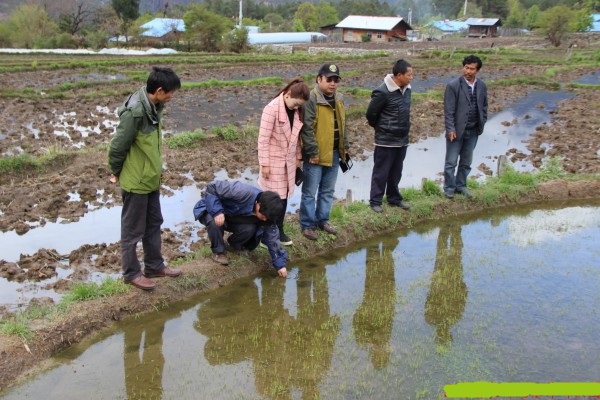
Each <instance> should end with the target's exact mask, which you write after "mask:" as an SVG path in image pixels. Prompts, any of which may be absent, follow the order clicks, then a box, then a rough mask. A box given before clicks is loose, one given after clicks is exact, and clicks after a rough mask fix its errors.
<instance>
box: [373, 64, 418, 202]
mask: <svg viewBox="0 0 600 400" xmlns="http://www.w3.org/2000/svg"><path fill="white" fill-rule="evenodd" d="M412 79H413V71H412V67H411V65H410V64H409V63H408V62H407V61H405V60H398V61H396V63H395V64H394V67H393V68H392V73H391V74H388V75H387V76H386V77H385V78H384V80H383V83H382V84H381V85H379V87H377V88H376V89H375V90H373V92H372V93H371V102H370V103H369V107H368V108H367V120H368V122H369V125H371V126H372V127H373V128H375V152H374V154H373V161H374V164H373V174H372V175H371V195H370V199H369V204H370V206H371V209H372V210H373V211H375V212H377V213H380V212H382V211H383V208H381V204H382V200H383V195H384V193H385V196H386V199H387V203H388V205H389V206H392V207H400V208H403V209H405V210H408V209H409V208H410V207H409V206H408V204H406V203H404V202H403V201H402V195H401V194H400V189H399V188H398V185H399V184H400V179H401V178H402V167H403V164H404V158H405V157H406V150H407V148H408V133H409V131H410V97H411V88H410V81H411V80H412Z"/></svg>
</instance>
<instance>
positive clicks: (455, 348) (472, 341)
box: [0, 201, 600, 399]
mask: <svg viewBox="0 0 600 400" xmlns="http://www.w3.org/2000/svg"><path fill="white" fill-rule="evenodd" d="M599 239H600V203H599V202H598V201H595V202H592V203H587V204H585V203H569V204H556V205H555V206H548V207H544V208H541V209H534V208H531V207H527V206H519V207H518V208H515V209H513V210H509V211H500V212H499V211H498V210H496V211H494V212H485V213H482V214H479V215H477V216H474V217H472V218H470V219H468V220H464V221H463V220H445V221H441V223H440V224H439V225H435V224H429V225H425V226H422V227H419V228H418V229H417V230H413V231H402V232H398V233H397V234H396V235H386V236H385V237H379V238H375V239H373V240H371V241H369V242H366V243H360V244H357V245H355V246H353V247H352V248H348V249H346V250H345V251H344V252H337V253H331V254H327V255H325V256H322V257H318V258H313V259H310V260H307V261H305V262H301V263H297V264H294V265H292V266H291V268H290V278H289V279H287V280H282V279H280V278H278V277H276V276H275V274H273V273H265V274H263V275H259V276H255V277H249V278H245V279H240V280H239V281H236V282H235V283H234V284H232V285H230V286H227V287H224V288H221V289H218V290H216V291H212V292H210V293H206V294H202V295H200V296H197V297H195V298H193V299H190V300H189V301H186V302H184V303H180V304H177V305H174V306H173V307H171V308H169V309H167V310H163V311H158V312H153V313H151V314H149V315H147V316H143V317H139V318H130V319H128V320H127V321H125V322H123V323H119V324H118V325H116V326H115V327H113V328H112V329H110V330H107V331H105V332H104V333H103V335H102V336H101V337H99V338H96V339H94V340H93V341H89V342H87V343H81V344H78V345H76V346H74V347H72V348H70V349H68V350H66V351H65V352H63V353H61V354H60V355H58V356H57V357H55V358H54V362H55V366H54V367H53V368H51V369H49V370H48V371H46V372H44V373H41V374H39V375H38V376H37V377H35V378H34V379H32V380H30V381H28V382H26V383H25V384H23V385H21V386H19V387H17V388H14V389H13V390H10V391H8V392H5V393H3V395H2V396H0V397H2V398H3V399H22V398H36V399H37V398H45V399H63V398H79V397H82V396H87V397H89V395H90V388H93V397H94V398H97V399H101V398H106V399H115V398H118V399H125V398H129V399H134V398H149V399H150V398H165V399H167V398H190V399H191V398H193V399H215V398H219V399H220V398H227V399H235V398H239V399H254V398H256V399H258V398H270V399H302V398H327V399H348V398H377V399H400V398H401V399H417V398H419V399H435V398H439V397H440V396H441V395H442V390H443V386H444V385H445V384H451V383H457V382H461V381H500V382H502V381H506V382H508V381H513V382H514V381H533V382H555V381H597V379H598V376H600V359H599V358H598V354H599V353H600V341H598V339H597V337H598V335H597V332H598V330H599V329H600V315H599V313H600V308H599V306H600V293H599V292H598V287H600V274H598V266H599V265H600V249H599V247H598V246H597V243H598V240H599ZM260 251H262V250H260Z"/></svg>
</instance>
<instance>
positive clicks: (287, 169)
mask: <svg viewBox="0 0 600 400" xmlns="http://www.w3.org/2000/svg"><path fill="white" fill-rule="evenodd" d="M309 95H310V88H309V87H308V85H307V84H306V83H304V81H303V80H302V79H300V78H296V79H294V80H293V81H291V82H290V83H289V84H288V85H287V86H286V87H284V88H283V89H282V90H281V91H280V92H279V93H278V94H277V96H275V97H274V98H273V100H271V102H270V103H269V104H267V105H266V107H265V108H264V110H263V113H262V117H261V119H260V131H259V133H258V163H259V165H260V172H259V174H258V185H259V186H260V188H261V189H262V190H265V191H266V190H271V191H273V192H276V193H277V194H279V197H280V198H281V200H282V201H283V213H282V215H281V217H280V218H279V219H278V220H277V227H278V228H279V240H280V242H281V244H283V245H291V244H292V240H291V239H290V238H289V237H288V236H287V235H286V234H285V233H284V232H283V218H284V216H285V210H286V208H287V200H288V199H289V198H290V197H292V195H293V194H294V186H295V180H296V168H297V167H300V166H301V165H302V164H301V161H302V155H301V153H300V145H299V143H298V142H299V134H300V129H301V128H302V106H303V105H304V103H305V102H306V101H308V97H309Z"/></svg>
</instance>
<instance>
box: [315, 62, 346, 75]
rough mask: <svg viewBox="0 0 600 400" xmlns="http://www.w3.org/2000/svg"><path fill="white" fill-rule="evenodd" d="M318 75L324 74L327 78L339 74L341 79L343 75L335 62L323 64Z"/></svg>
mask: <svg viewBox="0 0 600 400" xmlns="http://www.w3.org/2000/svg"><path fill="white" fill-rule="evenodd" d="M318 75H322V76H324V77H326V78H330V77H332V76H337V77H338V78H340V79H341V77H340V69H339V68H338V66H337V65H335V64H323V65H322V66H321V69H320V70H319V74H318Z"/></svg>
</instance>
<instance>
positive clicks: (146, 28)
mask: <svg viewBox="0 0 600 400" xmlns="http://www.w3.org/2000/svg"><path fill="white" fill-rule="evenodd" d="M140 29H141V30H142V36H145V37H149V38H156V39H166V38H168V37H169V36H173V35H175V36H177V35H179V34H181V33H183V32H185V23H184V22H183V20H182V19H175V18H154V19H153V20H152V21H149V22H146V23H145V24H144V25H142V26H140Z"/></svg>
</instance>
